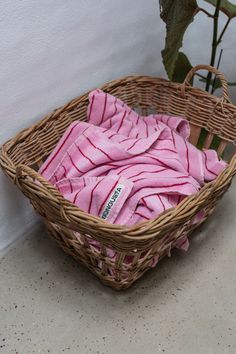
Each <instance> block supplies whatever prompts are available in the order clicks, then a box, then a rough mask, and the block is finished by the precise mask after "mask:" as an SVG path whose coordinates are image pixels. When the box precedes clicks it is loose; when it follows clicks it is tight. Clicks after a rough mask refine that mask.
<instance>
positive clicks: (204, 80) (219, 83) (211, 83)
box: [199, 78, 222, 90]
mask: <svg viewBox="0 0 236 354" xmlns="http://www.w3.org/2000/svg"><path fill="white" fill-rule="evenodd" d="M199 81H201V82H206V79H203V78H201V79H199ZM213 82H214V79H211V81H210V85H211V86H212V85H213ZM221 86H222V85H221V81H220V80H219V79H218V78H216V79H215V82H214V89H215V90H216V89H218V88H220V87H221Z"/></svg>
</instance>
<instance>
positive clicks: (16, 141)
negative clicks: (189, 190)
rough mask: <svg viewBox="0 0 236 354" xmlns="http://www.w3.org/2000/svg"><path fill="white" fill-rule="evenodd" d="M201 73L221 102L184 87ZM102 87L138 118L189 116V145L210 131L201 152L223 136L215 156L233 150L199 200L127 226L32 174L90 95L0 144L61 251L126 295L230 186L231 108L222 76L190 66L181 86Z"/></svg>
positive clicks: (130, 83) (144, 81) (235, 130)
mask: <svg viewBox="0 0 236 354" xmlns="http://www.w3.org/2000/svg"><path fill="white" fill-rule="evenodd" d="M199 69H206V70H209V71H211V72H213V73H215V74H217V76H218V77H219V79H220V80H221V82H222V89H223V97H222V98H217V97H215V96H212V95H210V94H208V93H206V92H205V91H202V90H200V89H197V88H194V87H192V86H190V85H189V81H190V79H191V77H192V76H193V74H194V73H195V72H196V71H197V70H199ZM101 89H102V90H103V91H105V92H108V93H110V94H112V95H114V96H117V97H118V98H120V99H121V100H123V101H124V102H125V103H126V104H127V105H129V106H130V107H132V108H133V109H135V110H138V111H139V112H141V113H142V114H143V115H147V114H149V113H153V112H158V113H167V114H170V115H179V116H183V117H185V118H187V119H188V120H189V122H190V126H191V137H190V141H191V142H192V143H193V144H194V145H196V144H197V142H198V140H199V136H200V132H201V130H202V128H204V129H205V130H207V132H208V133H207V135H206V138H205V141H204V144H203V148H209V147H211V144H212V142H213V140H214V137H215V136H217V137H219V138H220V144H219V145H218V149H217V152H218V155H219V156H221V155H222V154H223V153H224V151H225V150H227V149H228V147H229V146H230V147H231V150H233V154H231V156H230V157H229V161H230V162H229V165H228V167H227V168H226V169H225V170H224V171H223V172H222V173H221V174H220V175H219V176H218V177H217V178H216V179H215V180H214V181H212V182H210V183H206V184H205V185H204V187H203V188H202V189H201V190H200V191H199V192H198V193H197V194H194V195H192V196H190V197H188V198H186V199H184V200H183V201H182V202H181V203H180V204H179V205H178V206H177V207H176V208H174V209H169V210H167V211H165V212H164V213H162V214H161V215H160V216H159V217H157V218H156V219H153V220H150V221H146V222H143V223H140V224H138V225H134V226H132V227H125V226H120V225H111V224H108V223H107V222H105V221H104V220H102V219H100V218H98V217H96V216H93V215H90V214H87V213H86V212H84V211H82V210H81V209H79V208H78V207H77V206H75V205H73V204H72V203H70V202H69V201H68V200H66V199H64V198H63V196H62V195H61V194H60V193H59V192H58V190H57V189H55V188H54V187H53V186H52V185H51V184H50V183H48V182H47V181H46V180H45V179H44V178H43V177H42V176H40V175H39V174H38V173H37V170H38V169H39V167H40V166H41V165H42V163H43V161H45V159H46V158H47V156H48V155H49V154H50V152H51V151H52V150H53V148H54V147H55V146H56V144H57V142H58V140H59V139H60V138H61V136H62V135H63V133H64V131H65V130H66V128H67V127H68V125H69V124H70V123H72V121H74V120H81V121H85V120H86V110H87V106H88V93H86V94H84V95H82V96H80V97H78V98H76V99H74V100H72V101H71V102H69V103H68V104H66V105H64V106H63V107H61V108H59V109H57V110H55V111H54V112H52V113H51V114H49V115H47V116H46V117H45V118H44V119H42V120H41V121H40V122H38V123H37V124H35V125H34V126H32V127H31V128H29V129H25V130H24V131H22V132H20V133H19V134H18V135H17V136H16V137H15V138H13V139H11V140H10V141H8V142H6V143H5V144H4V145H3V147H2V149H1V152H0V165H1V167H2V169H3V170H4V172H5V173H6V174H7V175H8V176H9V177H10V179H11V180H12V181H13V182H14V183H16V184H17V186H18V187H19V188H20V189H21V190H22V192H23V193H24V195H25V196H26V197H28V198H29V199H30V201H31V204H32V205H33V207H34V209H35V210H36V211H37V213H38V214H40V215H41V216H42V217H43V219H44V222H45V223H46V225H47V228H48V231H49V234H50V235H51V236H52V237H53V238H54V239H55V240H56V241H57V243H58V244H59V245H60V247H61V248H62V249H63V250H64V251H65V252H66V253H68V254H70V255H71V256H73V257H74V258H75V259H76V260H78V261H79V262H80V263H83V264H84V265H85V266H87V267H88V268H89V269H90V270H91V271H92V272H93V273H95V274H96V275H97V276H98V277H99V278H100V279H101V280H102V282H103V283H105V284H106V285H109V286H112V287H113V288H115V289H125V288H127V287H129V286H130V285H131V284H132V283H133V282H134V281H135V280H137V279H138V278H140V277H141V276H142V275H143V274H144V273H145V272H146V271H147V270H148V269H149V268H150V261H151V260H152V259H153V257H154V256H157V255H158V256H159V259H160V258H162V257H164V256H165V255H166V254H169V252H170V249H171V248H173V247H174V246H175V243H176V241H177V240H179V239H180V238H181V237H183V236H185V235H188V234H190V233H191V232H192V230H193V229H194V228H195V227H196V226H198V225H199V223H198V224H193V223H192V220H193V219H194V217H195V216H196V214H197V213H198V212H199V211H202V210H204V212H205V217H204V220H205V219H206V218H207V217H208V216H209V215H210V214H211V213H212V211H213V210H214V208H215V206H216V204H217V202H218V200H219V199H220V198H221V197H222V196H223V194H224V193H225V192H226V191H227V189H228V188H229V186H230V184H231V181H232V178H233V176H234V175H235V173H236V154H235V145H236V107H235V106H234V105H233V104H232V103H231V102H230V100H229V98H228V90H227V83H226V80H225V78H224V76H223V75H222V74H221V73H220V72H219V71H217V70H216V69H214V68H212V67H209V66H203V65H200V66H197V67H195V68H193V69H192V70H191V71H190V72H189V74H188V75H187V77H186V79H185V81H184V83H183V84H178V83H173V82H170V81H167V80H165V79H160V78H154V77H146V76H128V77H125V78H123V79H120V80H114V81H111V82H110V83H108V84H106V85H104V86H103V87H101ZM204 220H203V221H204ZM201 222H202V221H201ZM78 233H79V235H80V236H79V237H78ZM89 238H93V239H95V240H97V241H98V242H99V243H100V245H101V246H100V250H98V249H95V248H94V247H92V246H91V244H90V243H89V242H88V240H89ZM107 247H109V248H112V249H113V250H114V251H115V252H116V257H115V259H111V258H109V257H108V256H107ZM126 256H130V257H129V259H130V260H131V261H130V262H129V263H128V264H126V263H125V262H124V259H125V257H126Z"/></svg>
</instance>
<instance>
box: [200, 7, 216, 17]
mask: <svg viewBox="0 0 236 354" xmlns="http://www.w3.org/2000/svg"><path fill="white" fill-rule="evenodd" d="M199 11H201V12H204V14H206V15H207V16H208V17H211V18H214V15H212V14H210V12H208V11H207V10H205V9H203V8H202V7H199V8H198V9H197V12H199Z"/></svg>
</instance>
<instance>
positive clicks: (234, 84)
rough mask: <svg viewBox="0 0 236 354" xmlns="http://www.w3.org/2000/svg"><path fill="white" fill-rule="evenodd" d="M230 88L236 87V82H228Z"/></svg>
mask: <svg viewBox="0 0 236 354" xmlns="http://www.w3.org/2000/svg"><path fill="white" fill-rule="evenodd" d="M228 85H229V86H236V82H228Z"/></svg>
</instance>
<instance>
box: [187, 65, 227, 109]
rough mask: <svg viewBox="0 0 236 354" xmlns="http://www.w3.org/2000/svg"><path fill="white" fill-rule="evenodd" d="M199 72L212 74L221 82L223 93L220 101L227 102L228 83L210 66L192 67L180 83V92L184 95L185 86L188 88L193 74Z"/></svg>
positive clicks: (222, 75)
mask: <svg viewBox="0 0 236 354" xmlns="http://www.w3.org/2000/svg"><path fill="white" fill-rule="evenodd" d="M199 70H207V71H209V72H211V73H212V74H215V75H216V77H217V78H218V79H219V80H220V81H221V84H222V91H223V95H222V98H221V99H222V100H223V101H224V102H229V103H231V101H230V98H229V91H228V83H227V80H226V78H225V76H224V74H223V73H222V72H221V71H219V70H218V69H216V68H214V67H213V66H210V65H204V64H200V65H197V66H194V67H193V68H192V69H191V70H190V71H189V72H188V74H187V75H186V77H185V80H184V82H183V83H182V92H183V94H184V93H185V89H186V86H190V80H191V79H192V77H193V76H194V74H195V73H196V72H197V71H199Z"/></svg>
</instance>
